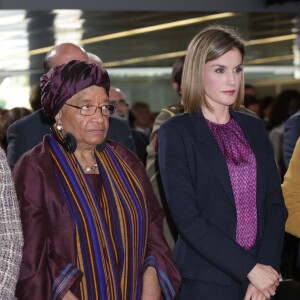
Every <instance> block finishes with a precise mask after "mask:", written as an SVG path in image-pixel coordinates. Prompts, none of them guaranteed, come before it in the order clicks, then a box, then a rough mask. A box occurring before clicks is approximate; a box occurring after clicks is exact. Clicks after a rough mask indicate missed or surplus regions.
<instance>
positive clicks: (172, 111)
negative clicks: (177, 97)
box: [160, 103, 184, 118]
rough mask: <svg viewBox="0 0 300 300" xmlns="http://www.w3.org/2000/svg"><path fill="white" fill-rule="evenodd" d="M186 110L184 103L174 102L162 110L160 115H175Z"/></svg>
mask: <svg viewBox="0 0 300 300" xmlns="http://www.w3.org/2000/svg"><path fill="white" fill-rule="evenodd" d="M183 112H184V108H183V105H182V104H180V103H176V104H172V105H170V106H168V107H166V108H163V109H162V110H161V113H160V115H161V116H165V115H167V116H168V117H169V118H171V117H174V116H176V115H178V114H182V113H183Z"/></svg>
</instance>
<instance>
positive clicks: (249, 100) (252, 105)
mask: <svg viewBox="0 0 300 300" xmlns="http://www.w3.org/2000/svg"><path fill="white" fill-rule="evenodd" d="M244 106H245V107H246V108H247V109H249V110H251V111H252V112H254V113H255V114H256V115H257V116H260V103H259V100H258V99H257V98H256V96H253V95H245V97H244Z"/></svg>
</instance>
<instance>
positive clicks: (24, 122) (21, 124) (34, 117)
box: [8, 110, 50, 130]
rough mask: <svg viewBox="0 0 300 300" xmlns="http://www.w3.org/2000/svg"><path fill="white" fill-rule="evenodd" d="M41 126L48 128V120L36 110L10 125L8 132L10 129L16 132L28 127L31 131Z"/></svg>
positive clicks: (41, 112) (40, 111)
mask: <svg viewBox="0 0 300 300" xmlns="http://www.w3.org/2000/svg"><path fill="white" fill-rule="evenodd" d="M41 126H44V127H45V128H49V126H50V120H48V119H47V118H45V116H44V113H43V111H42V110H37V111H35V112H33V113H31V114H30V115H28V116H26V117H24V118H22V119H19V120H17V121H15V122H14V123H12V124H11V125H10V126H9V128H8V130H10V129H12V128H13V129H14V130H18V129H23V130H25V129H27V128H28V127H30V128H31V129H32V130H34V129H35V128H41Z"/></svg>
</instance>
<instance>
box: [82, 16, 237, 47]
mask: <svg viewBox="0 0 300 300" xmlns="http://www.w3.org/2000/svg"><path fill="white" fill-rule="evenodd" d="M234 15H235V14H234V13H221V14H214V15H208V16H203V17H197V18H191V19H185V20H180V21H174V22H169V23H164V24H159V25H153V26H148V27H142V28H136V29H131V30H126V31H121V32H116V33H111V34H106V35H101V36H97V37H93V38H89V39H84V40H82V41H81V44H82V45H86V44H91V43H97V42H103V41H107V40H113V39H118V38H122V37H126V36H132V35H138V34H143V33H148V32H154V31H159V30H164V29H170V28H175V27H181V26H187V25H191V24H196V23H201V22H206V21H211V20H217V19H223V18H228V17H233V16H234Z"/></svg>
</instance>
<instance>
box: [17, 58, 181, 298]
mask: <svg viewBox="0 0 300 300" xmlns="http://www.w3.org/2000/svg"><path fill="white" fill-rule="evenodd" d="M41 87H42V105H43V107H44V110H45V112H46V113H47V114H49V115H52V116H55V120H56V124H54V125H53V126H52V127H51V134H50V136H49V135H46V136H45V137H44V140H43V142H42V143H40V144H39V145H38V146H36V147H35V148H34V149H32V150H31V151H29V152H27V153H26V154H25V155H23V157H22V158H21V159H20V160H19V161H18V163H17V165H16V166H15V168H14V179H15V183H16V189H17V193H18V196H19V199H20V203H21V217H22V222H23V228H24V239H25V245H24V253H23V261H22V264H21V272H20V278H19V282H18V286H17V296H18V297H19V298H18V299H20V300H22V299H31V300H41V299H43V300H44V299H64V300H66V299H85V300H93V299H94V300H97V299H114V300H118V299H128V300H132V299H160V298H161V297H162V296H164V297H165V298H166V299H172V298H174V296H175V293H176V290H177V289H178V287H179V284H180V275H179V273H178V270H177V268H176V267H175V265H174V263H173V261H172V259H171V253H170V249H169V248H168V246H167V244H166V242H165V240H164V238H163V235H162V232H161V228H162V219H163V213H162V211H161V209H160V208H159V205H158V203H157V200H156V198H155V196H154V194H153V191H152V188H151V184H150V182H149V179H148V178H147V174H146V172H145V169H144V167H143V165H142V164H141V163H140V162H139V160H138V158H137V157H136V156H135V155H134V154H132V153H131V152H130V151H129V150H127V149H126V148H125V147H123V146H122V145H120V144H118V143H116V142H113V141H109V140H105V137H106V134H107V130H108V124H109V122H108V121H109V116H110V115H112V113H113V112H114V106H113V105H110V104H109V99H108V92H109V87H110V81H109V77H108V74H107V72H106V71H105V70H104V69H101V68H99V67H98V66H97V65H95V64H89V63H86V62H79V61H71V62H69V63H68V64H66V65H62V66H58V67H55V68H53V69H51V70H50V71H49V72H48V73H47V74H45V75H44V76H43V77H42V78H41Z"/></svg>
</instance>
